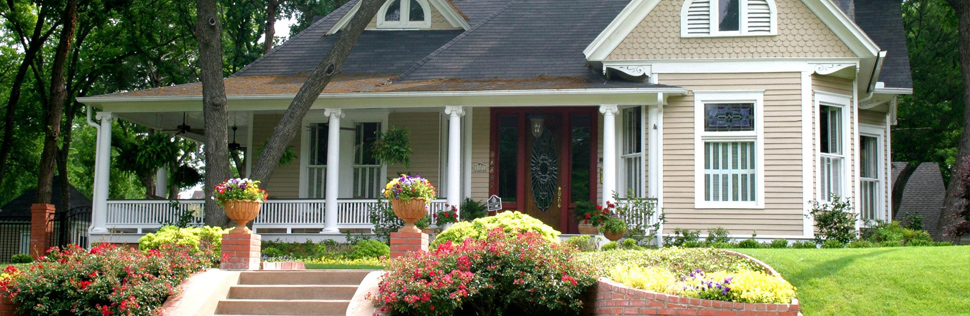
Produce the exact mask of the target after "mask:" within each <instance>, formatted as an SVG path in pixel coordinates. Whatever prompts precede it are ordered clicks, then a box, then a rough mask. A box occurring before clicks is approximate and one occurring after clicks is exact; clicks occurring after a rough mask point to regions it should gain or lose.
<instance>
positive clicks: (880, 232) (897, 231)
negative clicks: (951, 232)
mask: <svg viewBox="0 0 970 316" xmlns="http://www.w3.org/2000/svg"><path fill="white" fill-rule="evenodd" d="M864 238H865V239H866V240H869V241H871V242H873V243H878V244H880V245H885V246H887V247H898V246H928V245H932V242H933V238H932V237H930V234H929V233H927V232H926V231H924V230H912V229H909V228H906V227H903V226H902V225H901V224H900V223H899V222H877V223H876V225H873V226H872V227H870V228H868V229H866V230H865V236H864Z"/></svg>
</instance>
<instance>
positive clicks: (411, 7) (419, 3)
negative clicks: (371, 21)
mask: <svg viewBox="0 0 970 316" xmlns="http://www.w3.org/2000/svg"><path fill="white" fill-rule="evenodd" d="M430 16H431V12H430V7H429V6H428V3H427V2H426V1H425V0H393V1H388V2H387V3H385V4H384V6H383V7H381V10H380V11H378V13H377V27H378V28H390V29H404V28H427V27H431V19H430V18H429V17H430Z"/></svg>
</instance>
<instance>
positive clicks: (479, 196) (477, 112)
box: [470, 108, 492, 202]
mask: <svg viewBox="0 0 970 316" xmlns="http://www.w3.org/2000/svg"><path fill="white" fill-rule="evenodd" d="M491 119H492V117H491V113H490V111H489V109H488V108H475V109H474V110H473V113H472V120H471V121H472V166H473V167H474V166H475V164H476V163H479V162H482V163H485V164H486V165H488V152H489V150H490V146H491V142H490V135H489V134H490V132H491V130H492V129H491V127H492V125H491V124H492V122H491ZM488 174H489V173H488V172H474V171H471V176H472V187H471V196H470V197H471V198H472V199H473V200H476V201H479V202H485V200H487V199H488Z"/></svg>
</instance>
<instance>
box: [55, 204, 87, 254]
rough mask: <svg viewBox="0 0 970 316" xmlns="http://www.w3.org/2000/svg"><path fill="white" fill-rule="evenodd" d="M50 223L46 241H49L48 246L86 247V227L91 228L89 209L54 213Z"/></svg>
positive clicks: (83, 207)
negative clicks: (50, 227)
mask: <svg viewBox="0 0 970 316" xmlns="http://www.w3.org/2000/svg"><path fill="white" fill-rule="evenodd" d="M50 223H51V225H52V226H53V227H52V228H53V229H51V231H50V235H49V236H48V239H47V240H50V246H52V247H53V246H59V247H64V246H66V245H69V244H75V245H80V246H81V247H86V246H87V245H88V226H91V207H90V206H81V207H75V208H72V209H70V210H69V211H67V212H57V213H54V215H53V218H51V221H50Z"/></svg>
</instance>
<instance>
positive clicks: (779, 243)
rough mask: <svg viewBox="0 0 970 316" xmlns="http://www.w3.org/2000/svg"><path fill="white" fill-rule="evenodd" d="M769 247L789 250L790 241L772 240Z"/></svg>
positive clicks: (782, 239)
mask: <svg viewBox="0 0 970 316" xmlns="http://www.w3.org/2000/svg"><path fill="white" fill-rule="evenodd" d="M768 246H769V247H771V248H788V239H784V238H779V239H775V240H772V241H771V244H769V245H768Z"/></svg>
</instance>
